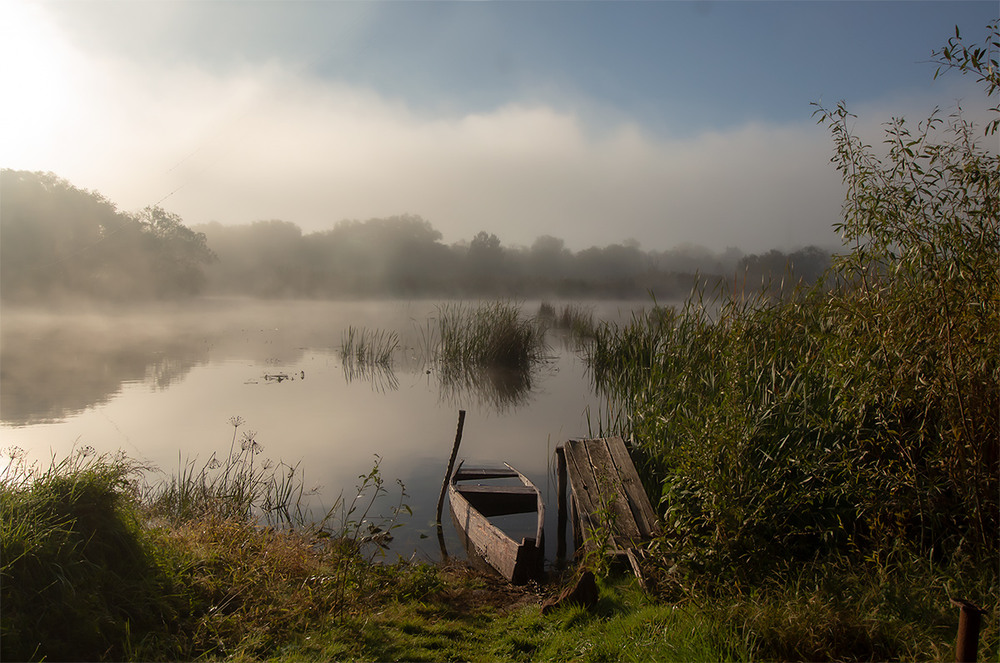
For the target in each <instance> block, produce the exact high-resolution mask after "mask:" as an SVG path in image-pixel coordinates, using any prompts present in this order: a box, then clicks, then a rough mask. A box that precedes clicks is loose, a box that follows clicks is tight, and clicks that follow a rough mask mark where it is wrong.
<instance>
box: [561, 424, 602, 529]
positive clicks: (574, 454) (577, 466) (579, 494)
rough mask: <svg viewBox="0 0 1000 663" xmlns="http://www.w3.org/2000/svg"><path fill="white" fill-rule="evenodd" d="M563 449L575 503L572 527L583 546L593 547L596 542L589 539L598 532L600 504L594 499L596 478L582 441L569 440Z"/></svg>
mask: <svg viewBox="0 0 1000 663" xmlns="http://www.w3.org/2000/svg"><path fill="white" fill-rule="evenodd" d="M564 447H565V449H566V470H567V474H568V475H569V483H570V490H571V491H572V493H573V497H574V500H575V502H576V519H575V523H574V525H575V526H576V529H577V531H578V532H579V536H580V538H581V540H582V541H583V543H584V545H585V546H587V547H595V546H596V545H597V542H596V541H591V537H592V534H593V532H597V531H600V521H599V520H598V516H597V514H598V512H599V510H600V504H598V503H597V502H596V501H595V499H594V498H595V492H594V487H595V486H596V485H597V478H596V477H595V476H594V470H593V467H592V466H591V464H590V461H589V459H588V456H587V450H586V444H585V442H584V440H569V441H568V442H566V444H565V445H564Z"/></svg>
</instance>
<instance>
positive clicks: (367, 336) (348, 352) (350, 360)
mask: <svg viewBox="0 0 1000 663" xmlns="http://www.w3.org/2000/svg"><path fill="white" fill-rule="evenodd" d="M398 347H399V336H398V335H397V334H396V332H394V331H387V330H384V329H368V328H367V327H355V326H353V325H350V326H348V328H347V329H346V330H345V331H344V334H343V337H342V339H341V342H340V358H341V360H343V362H344V364H345V365H347V364H350V365H352V366H355V365H357V366H391V365H392V355H393V353H394V352H395V351H396V349H397V348H398Z"/></svg>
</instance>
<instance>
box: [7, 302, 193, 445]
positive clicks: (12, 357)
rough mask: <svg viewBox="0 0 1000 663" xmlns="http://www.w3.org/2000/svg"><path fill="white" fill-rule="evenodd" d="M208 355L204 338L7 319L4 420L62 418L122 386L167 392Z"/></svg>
mask: <svg viewBox="0 0 1000 663" xmlns="http://www.w3.org/2000/svg"><path fill="white" fill-rule="evenodd" d="M207 357H208V341H207V339H206V338H205V337H199V336H197V335H189V334H184V333H178V334H173V335H169V336H164V335H163V334H161V333H158V331H157V330H156V329H155V328H145V329H137V328H129V327H128V326H126V328H125V329H117V328H115V326H114V325H113V324H111V323H109V321H107V320H102V319H98V318H94V317H90V316H87V317H77V318H73V319H70V320H64V319H58V318H52V317H50V316H25V317H19V316H13V315H10V314H8V313H5V314H4V319H3V324H0V417H2V420H3V422H4V423H6V424H9V425H14V426H27V425H32V424H38V423H47V422H54V421H61V420H63V419H65V418H66V417H69V416H72V415H73V414H76V413H79V412H82V411H83V410H86V409H87V408H90V407H92V406H94V405H96V404H102V403H106V402H107V401H108V400H109V399H111V398H112V397H113V396H114V395H115V394H117V393H118V392H119V391H120V390H121V387H122V385H123V384H126V383H130V382H136V383H144V384H147V385H149V386H150V387H151V388H152V389H159V390H164V389H167V388H168V387H170V386H171V385H173V384H174V383H176V382H177V381H178V380H180V379H181V378H182V377H183V376H184V375H185V374H187V373H188V371H190V370H191V368H193V367H194V366H196V365H198V364H200V363H203V362H205V361H206V360H207Z"/></svg>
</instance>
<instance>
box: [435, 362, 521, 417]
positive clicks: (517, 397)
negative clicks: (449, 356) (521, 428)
mask: <svg viewBox="0 0 1000 663" xmlns="http://www.w3.org/2000/svg"><path fill="white" fill-rule="evenodd" d="M439 384H440V388H441V398H442V399H443V400H445V401H448V402H458V401H459V400H460V399H461V397H462V396H463V395H469V396H472V397H473V398H474V399H475V400H476V401H477V402H478V403H479V404H480V405H485V406H488V407H490V408H492V409H493V410H494V411H496V412H497V413H502V412H504V411H506V410H508V409H510V408H512V407H516V406H518V405H522V404H524V403H526V402H527V401H528V397H529V396H530V394H531V384H532V372H531V371H530V370H519V369H514V370H511V369H505V368H488V367H479V368H468V369H464V370H449V369H446V368H443V369H442V370H441V373H440V375H439Z"/></svg>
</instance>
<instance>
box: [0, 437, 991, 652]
mask: <svg viewBox="0 0 1000 663" xmlns="http://www.w3.org/2000/svg"><path fill="white" fill-rule="evenodd" d="M11 468H12V469H9V470H8V471H7V472H6V473H5V474H4V476H3V481H2V482H0V488H2V494H0V496H2V498H3V499H2V502H0V507H2V509H3V511H2V516H3V518H2V521H0V529H2V544H3V547H2V555H0V559H2V564H0V579H2V583H0V591H2V605H3V611H2V613H0V624H2V629H3V630H2V638H0V656H2V658H3V659H4V660H42V659H45V660H193V659H198V658H200V659H205V660H221V659H227V660H261V659H276V660H293V659H294V660H303V659H305V660H379V661H381V660H413V661H445V660H553V661H564V660H566V661H568V660H589V661H603V660H615V661H630V660H658V661H659V660H663V661H690V660H713V661H715V660H759V659H763V660H856V659H864V660H868V659H879V660H883V659H904V660H941V659H946V658H950V657H951V655H952V652H953V647H954V638H955V632H956V627H957V611H956V610H955V609H954V608H953V607H951V606H950V604H949V603H948V601H947V598H948V597H949V596H962V597H965V598H970V599H973V600H975V601H978V602H979V603H980V604H981V605H984V606H985V607H987V608H988V609H989V610H990V615H994V614H996V612H995V611H996V610H997V609H1000V603H998V601H997V596H996V594H997V583H996V574H995V573H994V572H992V571H991V569H990V568H989V567H986V568H984V567H977V566H976V565H974V564H972V563H971V562H969V563H968V564H967V565H965V566H956V565H955V564H954V563H950V564H947V565H943V564H938V563H934V562H932V561H930V560H927V559H919V558H916V557H913V556H908V555H906V554H905V553H904V552H902V551H900V552H898V553H896V554H895V556H894V557H893V558H892V559H872V560H868V561H865V562H861V563H859V561H858V560H857V559H852V558H850V557H847V556H843V557H840V558H837V559H836V560H831V559H830V558H825V559H822V560H816V561H813V562H806V563H790V562H788V563H785V564H783V565H776V567H775V571H774V573H773V574H772V575H771V576H770V579H769V580H767V581H765V582H758V583H756V584H752V585H751V584H747V583H743V582H739V581H734V580H733V579H732V578H727V579H719V580H723V582H712V581H711V579H705V580H706V584H705V587H704V588H699V587H698V586H692V585H691V584H690V583H688V582H674V581H673V579H672V578H673V576H674V575H675V574H677V573H678V570H677V569H675V568H672V567H650V568H648V569H647V571H648V575H649V577H650V578H651V579H652V580H653V581H654V582H655V583H656V590H655V591H653V592H651V593H646V592H643V591H641V590H640V589H639V588H638V586H637V584H636V583H635V581H634V579H632V578H631V577H628V576H626V577H622V576H618V575H615V574H612V575H610V576H608V577H604V578H601V579H599V583H598V584H599V587H600V600H599V601H598V604H597V606H596V608H595V609H594V610H592V611H589V612H588V611H586V610H583V609H582V608H580V607H578V606H572V605H571V606H566V607H563V608H560V609H559V610H556V611H555V612H553V613H552V614H549V615H542V613H541V609H540V603H541V600H542V599H543V598H544V597H545V596H550V595H553V594H555V593H557V592H558V589H559V586H558V580H556V581H555V582H554V583H553V584H552V585H550V586H547V587H544V588H542V587H528V588H514V587H511V586H509V585H506V584H505V583H502V581H500V580H498V579H495V578H488V577H483V576H479V575H477V574H475V573H473V572H471V571H469V570H467V569H465V568H464V567H462V566H460V565H451V566H447V567H442V566H437V565H431V564H412V563H406V562H400V563H397V564H391V565H390V564H380V563H373V557H372V553H371V550H372V546H373V545H374V547H375V548H377V541H376V540H375V539H373V538H372V537H377V532H373V531H372V529H371V528H368V527H366V526H361V525H360V524H361V523H363V522H364V521H368V520H370V519H371V515H372V511H371V509H372V506H371V505H373V504H376V502H375V501H374V500H372V499H371V497H372V496H373V495H372V494H373V493H375V494H380V493H382V494H384V490H383V489H382V487H381V479H380V478H379V477H378V476H377V474H378V473H377V465H376V466H375V467H374V468H373V470H372V472H371V473H370V474H369V475H366V476H364V477H359V479H360V480H361V484H362V487H364V486H367V487H368V488H366V489H365V490H362V491H360V492H362V493H364V494H366V495H368V496H369V497H367V498H365V499H362V500H360V501H357V502H355V503H354V504H351V505H345V506H344V507H343V508H342V510H341V511H340V512H339V520H336V519H331V522H330V523H328V526H327V527H326V528H324V530H322V531H321V530H317V529H312V530H310V529H291V528H278V529H275V528H271V527H262V526H260V524H259V523H258V522H257V521H256V520H255V519H254V518H252V517H247V516H246V514H245V513H244V512H243V511H241V509H238V508H237V509H228V510H225V511H220V510H219V509H217V508H205V509H200V510H198V509H196V510H194V511H192V512H189V513H190V515H189V516H186V517H179V516H175V517H172V518H167V517H165V516H164V515H163V514H162V512H161V513H160V515H157V516H153V515H152V511H151V510H150V503H149V502H148V501H145V499H144V498H142V497H141V496H142V495H149V493H148V491H147V492H143V491H142V490H141V489H140V487H141V476H142V475H141V470H142V468H139V467H136V466H135V465H134V464H132V463H130V462H128V461H127V459H125V458H122V457H120V456H115V457H108V456H94V455H93V454H91V453H89V452H81V453H77V454H75V455H74V456H73V457H71V458H70V459H67V460H65V461H60V462H55V463H53V464H52V465H51V466H50V467H49V468H46V469H44V470H37V469H31V468H25V467H24V466H23V464H22V465H17V464H15V465H12V466H11ZM372 489H374V490H372ZM219 498H220V496H219V495H218V494H213V495H212V497H211V499H210V501H215V500H217V499H219ZM240 499H242V498H240ZM237 503H238V504H241V503H242V502H241V501H240V500H237ZM334 520H336V522H333V521H334ZM390 528H391V526H390ZM390 531H391V529H390ZM365 550H368V551H369V552H367V553H366V552H365ZM997 653H998V647H997V626H996V620H995V619H993V618H991V617H988V618H987V620H985V622H984V629H983V633H982V637H981V641H980V656H981V657H982V658H983V660H991V659H995V657H996V656H997Z"/></svg>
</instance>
